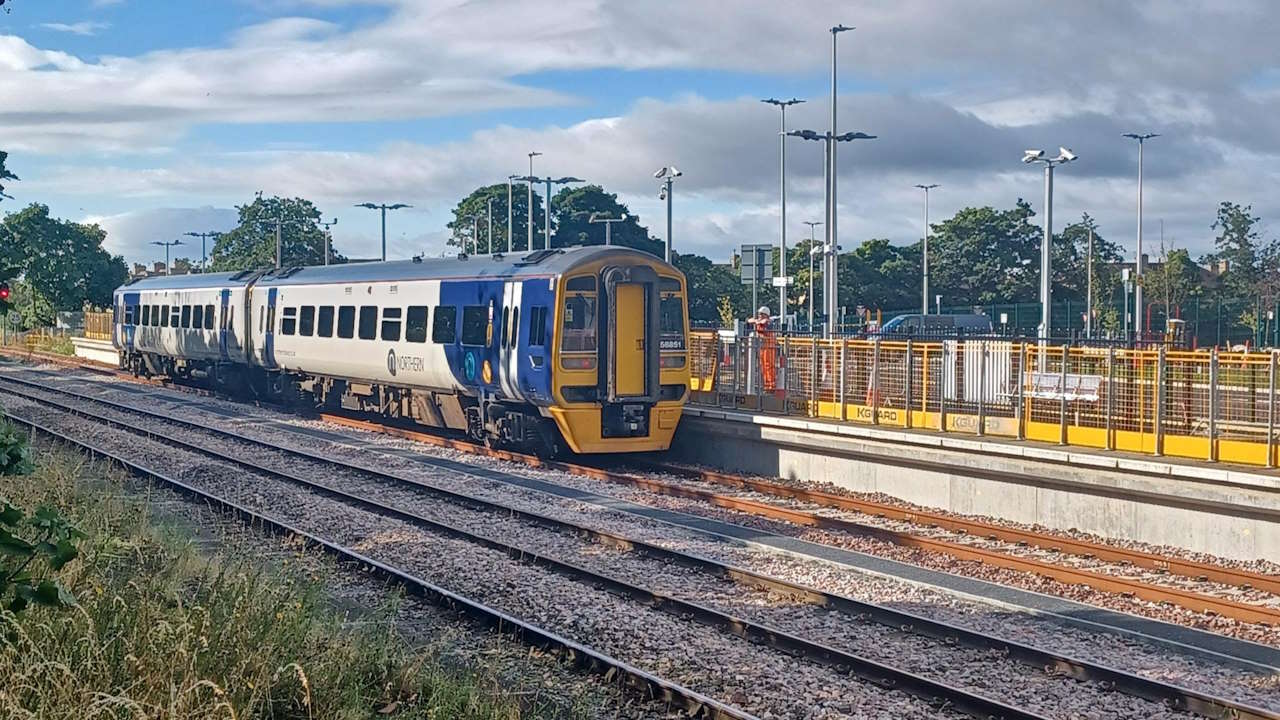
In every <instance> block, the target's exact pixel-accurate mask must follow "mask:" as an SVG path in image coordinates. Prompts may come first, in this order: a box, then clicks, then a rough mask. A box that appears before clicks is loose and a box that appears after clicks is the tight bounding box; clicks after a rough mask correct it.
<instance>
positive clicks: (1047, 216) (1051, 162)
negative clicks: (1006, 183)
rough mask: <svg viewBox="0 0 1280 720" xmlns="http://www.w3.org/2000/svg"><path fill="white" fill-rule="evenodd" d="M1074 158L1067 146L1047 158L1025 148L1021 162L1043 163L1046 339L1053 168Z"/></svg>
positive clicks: (1043, 330)
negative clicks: (1055, 155)
mask: <svg viewBox="0 0 1280 720" xmlns="http://www.w3.org/2000/svg"><path fill="white" fill-rule="evenodd" d="M1075 159H1076V154H1075V153H1073V152H1071V151H1070V150H1068V149H1067V148H1064V147H1060V148H1058V156H1057V157H1052V158H1047V157H1045V156H1044V151H1043V150H1025V151H1023V153H1022V162H1024V163H1027V164H1028V165H1030V164H1031V163H1041V164H1043V165H1044V239H1043V240H1042V241H1041V243H1040V333H1039V336H1040V339H1041V340H1047V339H1048V338H1049V335H1050V334H1051V330H1052V328H1050V322H1051V312H1050V310H1051V306H1050V303H1051V302H1052V300H1053V296H1052V283H1053V278H1052V276H1051V275H1050V272H1051V268H1050V253H1051V250H1052V244H1053V168H1054V167H1056V166H1058V165H1064V164H1066V163H1069V162H1071V161H1073V160H1075ZM1040 362H1041V363H1042V364H1043V363H1044V353H1043V352H1041V353H1040Z"/></svg>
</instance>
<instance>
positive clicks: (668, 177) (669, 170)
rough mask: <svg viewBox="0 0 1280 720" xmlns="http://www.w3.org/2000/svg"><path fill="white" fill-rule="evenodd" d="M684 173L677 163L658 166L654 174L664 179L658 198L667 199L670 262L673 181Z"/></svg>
mask: <svg viewBox="0 0 1280 720" xmlns="http://www.w3.org/2000/svg"><path fill="white" fill-rule="evenodd" d="M683 174H684V173H682V172H680V169H679V168H677V167H676V166H675V165H667V166H666V167H660V168H658V171H657V172H655V173H654V174H653V176H654V177H655V178H657V179H659V180H661V181H662V184H661V185H659V186H658V199H659V200H666V201H667V250H666V260H667V263H668V264H670V263H671V183H673V182H675V180H676V178H678V177H680V176H681V175H683Z"/></svg>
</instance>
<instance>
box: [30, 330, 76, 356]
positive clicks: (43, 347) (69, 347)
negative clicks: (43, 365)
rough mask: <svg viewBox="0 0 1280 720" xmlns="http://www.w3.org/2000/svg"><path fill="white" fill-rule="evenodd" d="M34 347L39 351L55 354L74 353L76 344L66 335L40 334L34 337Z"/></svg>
mask: <svg viewBox="0 0 1280 720" xmlns="http://www.w3.org/2000/svg"><path fill="white" fill-rule="evenodd" d="M35 349H36V350H38V351H40V352H46V353H54V354H56V355H75V354H76V346H75V345H74V344H73V343H72V342H71V338H70V337H68V336H66V335H41V336H40V337H39V338H37V339H36V343H35Z"/></svg>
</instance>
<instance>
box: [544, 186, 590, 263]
mask: <svg viewBox="0 0 1280 720" xmlns="http://www.w3.org/2000/svg"><path fill="white" fill-rule="evenodd" d="M534 179H535V180H536V179H537V178H534ZM542 181H543V182H545V183H546V184H547V210H546V212H544V213H543V214H542V218H543V220H544V229H543V231H542V233H543V236H544V237H543V245H542V248H543V249H544V250H550V249H551V186H552V185H568V184H569V183H580V182H585V181H584V180H582V178H576V177H561V178H555V179H552V178H551V176H550V175H548V176H547V177H544V178H542ZM530 187H532V186H530Z"/></svg>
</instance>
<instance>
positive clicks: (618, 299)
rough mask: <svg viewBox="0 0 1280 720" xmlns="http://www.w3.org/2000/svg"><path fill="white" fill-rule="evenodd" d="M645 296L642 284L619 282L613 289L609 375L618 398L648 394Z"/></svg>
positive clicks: (645, 292)
mask: <svg viewBox="0 0 1280 720" xmlns="http://www.w3.org/2000/svg"><path fill="white" fill-rule="evenodd" d="M648 296H649V293H648V288H647V287H646V285H645V284H643V283H619V284H618V285H617V286H616V288H615V290H614V297H615V301H614V303H613V313H614V316H613V329H614V357H613V360H614V362H613V368H612V372H613V388H614V394H615V395H617V396H618V397H640V396H643V395H645V394H646V392H647V387H646V378H647V377H648V368H647V367H646V361H647V356H648V353H646V352H645V350H646V346H645V330H646V328H647V327H648V324H649V323H648V322H646V320H647V317H648V313H649V312H650V309H649V308H648V307H647V302H648Z"/></svg>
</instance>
